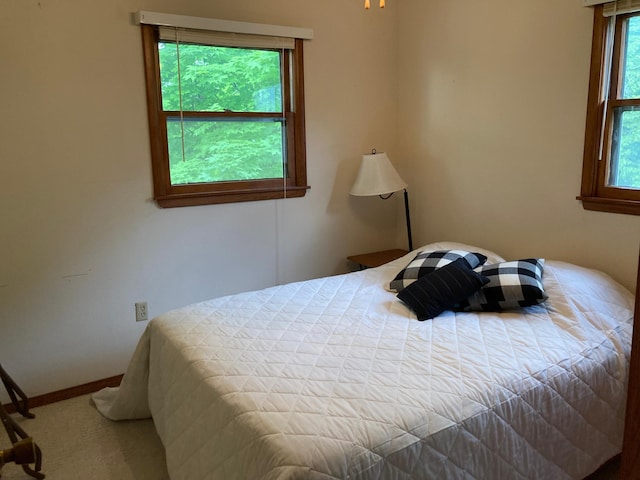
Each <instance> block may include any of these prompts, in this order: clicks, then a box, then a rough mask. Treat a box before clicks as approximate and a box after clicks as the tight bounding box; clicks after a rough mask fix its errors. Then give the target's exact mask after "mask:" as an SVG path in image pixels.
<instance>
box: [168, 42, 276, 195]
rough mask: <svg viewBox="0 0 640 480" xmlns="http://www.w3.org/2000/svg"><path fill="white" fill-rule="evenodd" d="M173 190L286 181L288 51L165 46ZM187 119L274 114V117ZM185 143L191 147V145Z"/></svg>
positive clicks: (169, 44) (171, 44) (173, 44)
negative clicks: (284, 56) (283, 62)
mask: <svg viewBox="0 0 640 480" xmlns="http://www.w3.org/2000/svg"><path fill="white" fill-rule="evenodd" d="M158 51H159V58H160V79H161V85H162V106H163V110H164V111H168V112H176V114H175V115H172V116H170V117H169V118H168V119H167V137H168V138H167V140H168V147H169V163H170V173H171V183H172V184H173V185H179V184H188V183H203V182H221V181H234V180H258V179H267V178H282V177H283V171H284V162H285V159H284V154H283V141H284V132H283V129H284V121H283V118H282V87H281V72H280V52H278V51H270V50H258V49H246V48H227V47H214V46H208V45H190V44H180V45H178V44H175V43H170V42H165V43H159V44H158ZM180 111H183V112H185V113H186V112H241V113H249V114H251V113H272V114H273V115H272V116H270V117H269V118H260V117H256V116H251V115H247V116H243V117H237V116H234V117H220V116H217V117H207V118H205V117H202V116H200V117H197V118H195V117H193V116H189V115H188V114H187V115H185V114H182V115H180V113H179V112H180ZM183 139H184V142H183Z"/></svg>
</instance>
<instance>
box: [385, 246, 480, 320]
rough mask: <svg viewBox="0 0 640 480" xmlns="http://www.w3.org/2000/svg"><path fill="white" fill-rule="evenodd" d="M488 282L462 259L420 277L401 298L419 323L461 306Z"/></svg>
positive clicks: (405, 289)
mask: <svg viewBox="0 0 640 480" xmlns="http://www.w3.org/2000/svg"><path fill="white" fill-rule="evenodd" d="M488 281H489V279H488V278H486V277H484V276H482V275H480V274H479V273H476V272H474V271H473V270H472V269H471V267H469V264H468V263H467V261H466V260H465V259H464V258H459V259H458V260H455V261H454V262H451V263H449V264H447V265H445V266H444V267H442V268H438V269H437V270H434V271H433V272H431V273H429V274H427V275H424V276H422V277H420V278H419V279H418V280H416V281H414V282H413V283H412V284H411V285H409V286H408V287H406V288H404V289H403V290H402V291H401V292H400V293H398V295H397V297H398V298H399V299H400V300H402V302H404V303H405V304H406V305H407V306H408V307H409V308H411V310H413V311H414V312H415V313H416V315H417V317H418V320H427V319H429V318H434V317H437V316H438V315H440V314H441V313H442V312H444V311H445V310H448V309H451V308H453V307H455V306H457V305H459V304H460V302H462V301H464V300H465V299H466V298H468V297H469V296H470V295H472V294H473V293H474V292H476V291H478V289H480V288H481V287H482V286H483V285H485V284H486V283H487V282H488Z"/></svg>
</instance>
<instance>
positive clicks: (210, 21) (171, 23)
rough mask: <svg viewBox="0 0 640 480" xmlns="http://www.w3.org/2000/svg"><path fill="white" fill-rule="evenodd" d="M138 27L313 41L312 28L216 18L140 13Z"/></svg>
mask: <svg viewBox="0 0 640 480" xmlns="http://www.w3.org/2000/svg"><path fill="white" fill-rule="evenodd" d="M133 19H134V22H135V24H136V25H140V24H147V25H162V26H167V27H177V28H189V29H195V30H211V31H217V32H231V33H247V34H250V35H269V36H273V37H289V38H301V39H304V40H311V39H312V38H313V30H312V29H310V28H299V27H287V26H282V25H268V24H264V23H248V22H235V21H231V20H220V19H216V18H203V17H190V16H187V15H173V14H169V13H158V12H146V11H140V12H136V13H134V14H133Z"/></svg>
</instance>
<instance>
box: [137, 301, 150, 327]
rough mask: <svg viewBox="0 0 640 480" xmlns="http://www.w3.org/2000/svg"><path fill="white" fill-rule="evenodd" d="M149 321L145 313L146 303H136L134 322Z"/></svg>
mask: <svg viewBox="0 0 640 480" xmlns="http://www.w3.org/2000/svg"><path fill="white" fill-rule="evenodd" d="M148 319H149V312H148V311H147V302H138V303H136V322H144V321H146V320H148Z"/></svg>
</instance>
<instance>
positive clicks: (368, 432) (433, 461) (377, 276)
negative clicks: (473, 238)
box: [93, 242, 634, 480]
mask: <svg viewBox="0 0 640 480" xmlns="http://www.w3.org/2000/svg"><path fill="white" fill-rule="evenodd" d="M456 249H457V250H466V251H472V252H480V253H481V254H482V255H484V256H486V264H487V265H488V264H494V263H501V262H505V259H504V258H502V257H500V256H498V255H497V254H495V253H493V252H490V251H487V250H483V249H480V248H477V247H473V246H468V245H463V244H459V243H452V242H441V243H435V244H430V245H427V246H424V247H422V248H420V249H418V250H415V251H414V252H411V253H409V254H408V255H406V256H405V257H402V258H400V259H398V260H395V261H393V262H390V263H388V264H385V265H383V266H381V267H377V268H372V269H367V270H363V271H358V272H353V273H349V274H345V275H338V276H332V277H326V278H320V279H314V280H309V281H304V282H297V283H291V284H287V285H281V286H275V287H272V288H267V289H264V290H260V291H255V292H247V293H242V294H238V295H231V296H226V297H222V298H217V299H213V300H210V301H206V302H202V303H197V304H194V305H189V306H186V307H184V308H180V309H177V310H174V311H171V312H168V313H166V314H164V315H161V316H159V317H157V318H155V319H153V320H152V321H151V322H150V323H149V325H148V327H147V329H146V331H145V332H144V334H143V335H142V337H141V339H140V341H139V343H138V346H137V348H136V351H135V352H134V355H133V358H132V359H131V363H130V365H129V367H128V369H127V372H126V374H125V376H124V378H123V380H122V383H121V385H120V387H118V388H108V389H104V390H102V391H100V392H98V393H96V394H94V396H93V402H94V403H95V405H96V407H97V408H98V410H99V411H100V412H101V413H102V414H103V415H105V416H106V417H108V418H111V419H113V420H121V419H133V418H147V417H152V418H153V421H154V424H155V426H156V429H157V431H158V434H159V436H160V438H161V440H162V442H163V444H164V447H165V449H166V456H167V468H168V471H169V475H170V477H171V478H172V480H180V479H189V480H194V479H224V480H229V479H278V480H290V479H323V480H324V479H380V480H383V479H384V480H387V479H445V478H446V479H534V478H535V479H554V480H556V479H581V478H584V477H586V476H587V475H589V474H590V473H592V472H593V471H595V470H596V469H597V468H598V467H599V466H600V465H602V464H603V463H604V462H605V461H607V460H608V459H609V458H611V457H613V456H615V455H616V454H618V453H619V452H620V449H621V443H622V432H623V423H624V408H625V399H626V381H627V369H628V360H629V355H630V349H631V331H632V321H633V301H634V298H633V295H632V294H631V293H630V292H629V291H627V290H626V289H624V288H623V287H622V286H620V285H619V284H617V283H616V282H614V281H613V280H612V279H611V278H610V277H608V276H607V275H605V274H603V273H601V272H598V271H594V270H590V269H585V268H582V267H579V266H576V265H572V264H569V263H565V262H560V261H551V260H546V262H545V263H544V273H543V276H542V282H543V287H544V294H545V298H544V301H542V300H541V301H542V303H537V304H535V305H531V306H526V307H523V308H520V309H513V310H507V311H502V312H484V311H469V312H462V311H458V310H456V309H454V310H446V311H444V312H443V313H441V314H440V315H438V316H436V317H435V318H433V319H432V320H427V321H418V319H417V316H416V314H415V313H414V311H412V309H410V308H408V306H407V304H405V303H404V302H402V301H400V300H399V299H398V298H397V296H396V292H393V291H390V290H389V286H390V284H391V282H392V281H393V279H394V278H396V277H397V275H398V273H399V272H401V271H403V269H405V267H406V266H407V265H408V264H409V263H410V262H411V261H412V259H413V258H414V257H415V256H416V254H417V253H418V252H423V251H447V250H456ZM478 268H480V267H478ZM476 270H477V269H476Z"/></svg>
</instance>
